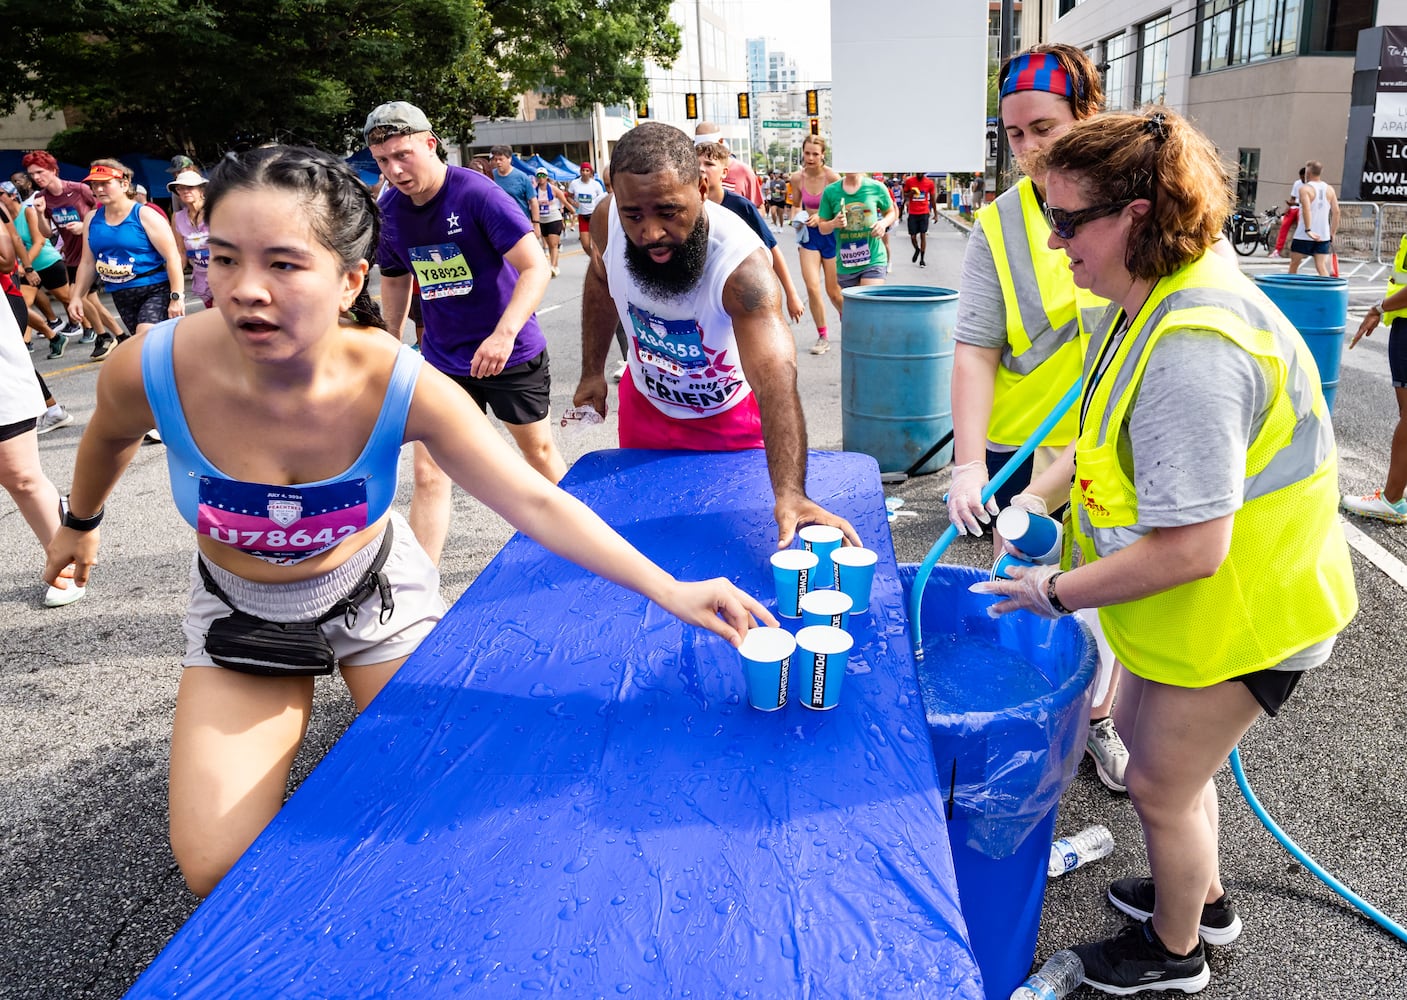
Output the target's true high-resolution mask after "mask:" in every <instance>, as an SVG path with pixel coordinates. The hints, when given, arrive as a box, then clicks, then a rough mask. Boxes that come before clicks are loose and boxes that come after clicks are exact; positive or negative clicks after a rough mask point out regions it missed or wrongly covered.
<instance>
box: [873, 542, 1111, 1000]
mask: <svg viewBox="0 0 1407 1000" xmlns="http://www.w3.org/2000/svg"><path fill="white" fill-rule="evenodd" d="M916 572H917V567H916V566H913V565H904V566H900V567H899V578H900V580H901V582H902V583H903V585H904V589H905V592H906V595H907V592H908V590H909V588H911V587H912V586H913V581H914V577H915V575H916ZM984 579H986V573H985V572H984V571H982V570H976V569H970V568H966V567H953V566H938V567H936V568H935V569H934V571H933V575H932V576H931V577H930V578H929V581H928V586H927V587H925V588H924V592H923V622H924V624H925V630H924V634H923V637H922V638H923V659H922V660H921V661H920V662H919V690H920V691H921V692H922V694H923V702H924V713H925V715H926V716H927V719H928V731H929V739H930V740H931V742H932V744H933V758H934V766H935V767H936V768H937V774H938V785H939V787H940V788H941V789H943V790H944V792H945V793H946V794H945V798H946V802H945V806H946V809H947V821H948V841H949V844H950V845H951V847H952V852H953V870H954V872H955V874H956V875H957V884H958V902H959V905H960V906H961V907H962V915H963V920H964V921H965V922H966V924H967V930H968V937H969V939H970V940H971V942H972V950H973V953H974V954H975V955H976V956H977V965H978V967H979V968H980V969H981V970H982V983H983V986H984V988H985V991H986V995H987V996H988V997H993V998H995V997H1006V996H1010V995H1011V992H1012V990H1014V989H1015V988H1016V987H1017V986H1019V985H1020V984H1021V981H1022V980H1023V979H1025V978H1026V974H1027V972H1029V971H1030V968H1031V960H1032V958H1033V957H1034V956H1035V952H1036V935H1037V933H1038V932H1039V930H1040V924H1041V906H1042V904H1043V902H1044V900H1045V884H1046V865H1047V863H1048V861H1049V859H1050V844H1051V841H1052V840H1053V839H1054V832H1055V817H1056V806H1057V804H1058V803H1059V801H1060V796H1061V794H1062V793H1063V792H1064V790H1065V789H1066V787H1068V785H1069V783H1070V780H1071V779H1072V778H1073V777H1074V775H1075V771H1076V769H1077V768H1078V767H1079V763H1080V757H1081V755H1082V754H1083V752H1084V745H1085V737H1086V734H1087V731H1088V727H1089V707H1090V698H1091V696H1092V694H1093V692H1092V690H1091V688H1092V685H1091V681H1092V680H1093V679H1094V672H1095V666H1096V664H1097V663H1098V651H1097V649H1096V647H1095V644H1094V638H1093V636H1091V635H1090V633H1089V630H1088V629H1087V628H1085V626H1084V625H1083V624H1082V623H1081V622H1080V621H1079V620H1078V619H1076V618H1063V619H1061V620H1059V621H1050V620H1048V619H1044V618H1038V617H1036V616H1035V615H1005V616H1003V617H1002V618H1000V619H999V620H996V621H993V620H992V619H990V618H988V617H987V613H986V609H987V607H988V606H989V605H990V604H991V598H989V597H986V596H983V595H978V594H972V593H969V592H968V589H967V588H968V587H970V586H971V585H972V584H973V583H976V582H977V581H978V580H984ZM907 603H908V602H907V601H905V604H906V605H907Z"/></svg>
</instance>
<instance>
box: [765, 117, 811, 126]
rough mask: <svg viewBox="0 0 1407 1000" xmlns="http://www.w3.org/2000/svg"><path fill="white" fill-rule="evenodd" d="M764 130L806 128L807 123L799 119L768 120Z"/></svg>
mask: <svg viewBox="0 0 1407 1000" xmlns="http://www.w3.org/2000/svg"><path fill="white" fill-rule="evenodd" d="M762 127H763V128H805V127H806V122H805V121H803V120H801V119H799V118H766V119H764V120H763V122H762Z"/></svg>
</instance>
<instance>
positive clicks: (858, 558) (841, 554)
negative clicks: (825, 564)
mask: <svg viewBox="0 0 1407 1000" xmlns="http://www.w3.org/2000/svg"><path fill="white" fill-rule="evenodd" d="M878 561H879V553H878V552H876V551H875V550H874V549H865V548H861V547H860V546H858V545H847V546H845V547H844V548H839V549H836V550H835V551H834V552H832V553H831V562H838V563H840V564H841V565H842V566H873V565H874V564H875V563H877V562H878Z"/></svg>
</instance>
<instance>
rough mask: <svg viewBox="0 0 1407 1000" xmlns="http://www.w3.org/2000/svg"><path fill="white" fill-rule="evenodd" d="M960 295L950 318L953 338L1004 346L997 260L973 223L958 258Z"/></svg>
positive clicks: (978, 225)
mask: <svg viewBox="0 0 1407 1000" xmlns="http://www.w3.org/2000/svg"><path fill="white" fill-rule="evenodd" d="M959 287H960V288H961V289H962V294H961V295H959V296H958V315H957V318H956V319H955V320H954V321H953V339H954V340H956V341H957V342H958V343H960V344H971V345H972V346H974V347H989V348H990V347H995V348H998V349H1000V348H1004V347H1006V300H1005V299H1004V298H1002V286H1001V282H1000V281H999V280H998V279H997V262H996V259H995V258H993V257H992V245H991V244H990V243H988V242H987V236H986V234H985V233H983V232H982V224H981V223H980V222H977V223H974V224H973V226H972V232H971V234H970V235H969V236H968V238H967V252H966V253H964V254H963V258H962V282H961V284H960V285H959Z"/></svg>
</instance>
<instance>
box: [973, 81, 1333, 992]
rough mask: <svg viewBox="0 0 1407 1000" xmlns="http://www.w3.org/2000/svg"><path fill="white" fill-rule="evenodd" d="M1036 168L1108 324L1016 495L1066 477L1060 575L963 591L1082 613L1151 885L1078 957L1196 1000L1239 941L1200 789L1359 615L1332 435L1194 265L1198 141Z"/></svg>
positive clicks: (1222, 281)
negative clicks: (1098, 629)
mask: <svg viewBox="0 0 1407 1000" xmlns="http://www.w3.org/2000/svg"><path fill="white" fill-rule="evenodd" d="M1042 166H1043V167H1044V169H1045V170H1046V174H1045V178H1046V195H1047V208H1046V212H1047V216H1048V218H1049V220H1050V222H1051V226H1052V231H1053V235H1052V237H1051V244H1052V245H1053V246H1057V247H1059V248H1061V249H1063V250H1064V251H1065V253H1066V255H1067V256H1068V257H1069V259H1070V266H1071V268H1072V273H1073V274H1074V278H1075V281H1076V282H1077V283H1078V284H1079V285H1080V286H1081V287H1083V288H1089V289H1090V290H1092V291H1094V292H1095V293H1097V294H1100V295H1103V296H1105V297H1106V298H1108V299H1110V300H1111V302H1112V303H1113V307H1111V309H1110V310H1109V312H1108V314H1106V317H1105V319H1104V321H1103V322H1102V323H1101V325H1100V328H1099V329H1097V330H1095V331H1093V332H1092V337H1091V341H1090V347H1089V352H1088V353H1087V355H1086V358H1085V370H1084V392H1083V397H1082V399H1081V401H1080V416H1079V420H1080V425H1079V434H1078V437H1077V439H1076V443H1075V446H1074V448H1073V449H1069V450H1067V455H1066V456H1062V460H1061V461H1060V462H1057V463H1056V464H1055V465H1054V466H1052V467H1051V469H1049V470H1047V472H1046V473H1045V474H1044V475H1042V476H1040V477H1037V479H1036V481H1035V482H1033V483H1032V484H1031V493H1032V494H1038V495H1043V496H1045V497H1046V498H1048V499H1054V497H1055V495H1057V494H1058V493H1059V492H1060V491H1061V490H1062V489H1063V487H1064V486H1065V484H1067V483H1069V482H1070V479H1069V476H1070V474H1071V472H1072V471H1073V474H1074V479H1075V486H1074V488H1073V489H1072V490H1071V493H1070V495H1069V500H1070V503H1071V508H1072V511H1073V514H1072V517H1071V518H1070V524H1071V532H1070V534H1072V535H1073V536H1074V543H1075V548H1076V552H1075V553H1074V558H1073V564H1074V565H1075V567H1076V568H1073V569H1069V568H1068V567H1069V565H1070V564H1071V561H1070V560H1067V569H1068V571H1065V572H1062V570H1061V567H1058V566H1054V567H1035V568H1033V569H1030V570H1027V571H1025V572H1024V573H1023V572H1022V571H1020V570H1016V571H1014V572H1013V575H1015V576H1016V577H1017V579H1015V580H1012V581H993V582H991V583H982V584H978V585H976V586H975V587H974V589H976V590H979V591H982V592H986V593H992V594H999V595H1002V596H1003V597H1005V600H1003V601H1001V602H1000V603H998V604H996V605H995V606H994V608H993V613H998V614H1000V613H1005V612H1007V611H1012V610H1016V609H1018V608H1022V609H1026V610H1030V611H1034V612H1036V613H1038V614H1042V615H1045V616H1047V617H1058V616H1060V615H1062V614H1068V613H1069V610H1070V609H1074V608H1090V607H1097V608H1099V616H1100V619H1101V621H1103V623H1104V625H1105V631H1106V634H1107V636H1108V639H1109V642H1110V644H1111V645H1112V646H1113V648H1114V652H1115V653H1116V654H1117V655H1118V656H1119V659H1120V661H1121V662H1122V663H1123V664H1124V666H1125V667H1126V669H1127V670H1128V672H1129V674H1130V676H1128V677H1127V678H1126V679H1125V683H1124V689H1123V691H1122V693H1121V695H1120V698H1119V702H1118V705H1117V706H1116V709H1115V718H1116V721H1117V723H1118V727H1119V731H1120V732H1121V733H1122V734H1123V736H1124V738H1125V740H1127V742H1128V746H1129V764H1128V769H1127V772H1126V775H1125V777H1126V779H1127V782H1128V790H1129V795H1130V797H1131V798H1132V799H1133V803H1134V806H1135V807H1136V808H1137V811H1138V816H1139V820H1140V822H1141V823H1142V825H1143V833H1144V838H1145V841H1146V843H1147V846H1148V861H1149V866H1150V869H1151V873H1152V878H1151V879H1121V880H1119V881H1116V882H1115V883H1113V885H1111V886H1110V888H1109V899H1110V901H1111V902H1113V904H1114V905H1115V906H1116V907H1118V908H1119V909H1121V910H1123V911H1124V912H1125V913H1128V914H1131V915H1134V916H1136V917H1139V918H1146V919H1145V920H1143V922H1142V923H1139V924H1135V925H1132V926H1130V927H1127V928H1125V930H1124V931H1123V932H1122V933H1120V934H1119V935H1117V936H1116V937H1114V938H1111V939H1109V940H1106V941H1101V942H1097V943H1093V944H1086V945H1079V946H1077V947H1076V948H1075V949H1074V950H1075V951H1076V953H1077V954H1079V955H1080V958H1081V959H1082V961H1083V962H1084V969H1085V982H1086V983H1088V984H1090V985H1092V986H1094V987H1096V988H1098V989H1102V990H1105V991H1106V992H1117V993H1121V994H1123V993H1132V992H1136V991H1139V990H1144V989H1162V990H1168V989H1181V990H1183V992H1195V991H1196V990H1199V989H1201V988H1202V987H1203V986H1205V985H1206V983H1207V981H1208V979H1209V978H1210V974H1209V972H1208V967H1207V961H1206V952H1205V947H1204V944H1203V942H1204V941H1206V942H1210V943H1214V944H1224V943H1229V942H1230V941H1232V940H1234V939H1235V937H1236V936H1237V935H1238V934H1239V932H1240V926H1241V924H1240V918H1239V917H1238V916H1237V915H1236V912H1235V908H1234V907H1233V906H1232V904H1231V900H1230V898H1229V897H1227V896H1226V895H1225V893H1224V890H1223V887H1222V884H1221V876H1220V872H1219V864H1218V854H1217V819H1216V817H1217V808H1216V787H1215V785H1214V784H1213V783H1212V775H1213V773H1214V772H1215V771H1216V770H1217V768H1218V767H1219V766H1220V765H1221V764H1222V763H1223V762H1224V761H1225V760H1226V757H1227V755H1228V754H1229V753H1230V752H1231V750H1232V748H1233V747H1235V746H1236V744H1237V742H1238V741H1239V740H1240V739H1241V736H1242V735H1243V734H1244V733H1245V732H1246V730H1247V729H1249V728H1250V726H1251V724H1252V722H1254V721H1255V719H1256V718H1257V717H1258V716H1259V715H1260V713H1261V711H1262V710H1263V709H1264V710H1265V711H1267V712H1269V713H1271V714H1274V713H1275V712H1276V711H1277V710H1278V709H1279V707H1280V705H1281V704H1283V702H1284V701H1285V699H1286V698H1288V697H1289V695H1290V693H1291V692H1292V691H1293V689H1294V687H1295V684H1296V682H1297V681H1298V679H1299V678H1300V677H1301V676H1302V675H1303V672H1304V671H1305V670H1307V669H1310V668H1313V667H1315V666H1318V665H1319V664H1321V663H1323V662H1324V661H1325V660H1327V659H1328V657H1329V655H1330V652H1331V650H1332V647H1333V642H1334V638H1335V636H1336V635H1337V634H1338V633H1339V632H1340V631H1341V630H1342V629H1343V627H1344V626H1345V625H1346V624H1347V623H1348V622H1349V620H1350V619H1351V618H1352V617H1353V615H1354V613H1355V611H1356V610H1357V597H1356V594H1355V591H1354V585H1353V573H1352V567H1351V564H1350V562H1349V556H1348V548H1347V545H1346V544H1345V542H1344V538H1343V534H1342V532H1341V530H1340V528H1339V524H1338V519H1337V514H1336V510H1337V506H1338V499H1339V497H1338V481H1337V455H1336V451H1335V447H1334V435H1333V428H1332V426H1331V425H1330V422H1329V411H1328V407H1327V406H1326V405H1325V402H1324V396H1323V392H1322V390H1321V388H1320V384H1319V378H1318V373H1317V371H1316V369H1315V366H1314V363H1313V358H1312V356H1311V355H1310V353H1309V350H1308V348H1306V347H1305V345H1304V342H1303V341H1302V340H1301V339H1300V338H1299V336H1298V335H1297V334H1296V332H1295V330H1294V328H1293V327H1292V326H1291V325H1290V324H1289V322H1288V321H1287V320H1286V319H1285V317H1284V316H1283V315H1282V314H1281V313H1280V312H1279V310H1277V309H1276V308H1275V307H1274V306H1273V305H1272V304H1271V303H1270V301H1269V300H1268V299H1267V298H1266V297H1265V296H1264V295H1263V294H1262V293H1261V292H1260V291H1259V290H1258V289H1256V288H1255V286H1254V285H1253V284H1252V283H1251V282H1250V281H1248V280H1247V279H1246V278H1245V277H1244V276H1243V275H1242V274H1241V273H1240V271H1239V270H1238V269H1237V268H1236V267H1235V266H1234V265H1230V264H1229V263H1228V262H1226V261H1225V260H1224V259H1223V258H1221V257H1220V256H1218V255H1216V254H1214V253H1209V252H1208V251H1209V250H1210V248H1211V246H1212V244H1213V242H1214V241H1215V240H1216V237H1217V233H1218V232H1220V230H1221V227H1222V223H1223V222H1224V221H1225V219H1226V216H1227V214H1228V212H1229V211H1230V207H1231V200H1232V199H1231V186H1230V178H1229V176H1228V175H1227V173H1226V171H1225V168H1224V167H1223V166H1222V164H1221V162H1220V160H1219V158H1218V156H1217V152H1216V149H1215V147H1213V146H1212V144H1211V143H1210V142H1208V141H1207V140H1206V138H1205V137H1204V136H1202V135H1201V134H1200V133H1198V132H1197V131H1196V130H1195V129H1193V128H1192V127H1191V126H1190V125H1188V124H1187V123H1186V122H1185V121H1183V119H1181V118H1180V117H1178V116H1177V115H1176V114H1175V113H1174V112H1172V111H1168V110H1165V109H1162V108H1153V109H1148V110H1147V111H1145V112H1144V113H1141V114H1117V115H1106V116H1101V117H1100V118H1098V119H1093V120H1090V121H1087V122H1081V123H1079V124H1077V125H1075V126H1073V127H1072V128H1071V129H1070V130H1069V132H1067V133H1066V134H1065V135H1064V136H1062V137H1061V138H1060V139H1059V140H1057V141H1056V142H1055V143H1054V144H1052V145H1051V147H1050V148H1049V149H1048V150H1047V151H1046V154H1045V157H1044V162H1043V164H1042ZM1071 457H1072V458H1073V466H1072V464H1071V462H1070V458H1071ZM1062 499H1063V498H1062ZM1016 502H1017V503H1018V504H1019V505H1023V506H1026V505H1030V506H1035V507H1039V506H1040V503H1041V501H1040V500H1039V499H1038V498H1037V497H1036V496H1030V497H1028V496H1026V495H1022V496H1019V497H1017V498H1016ZM1155 887H1156V891H1155Z"/></svg>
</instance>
